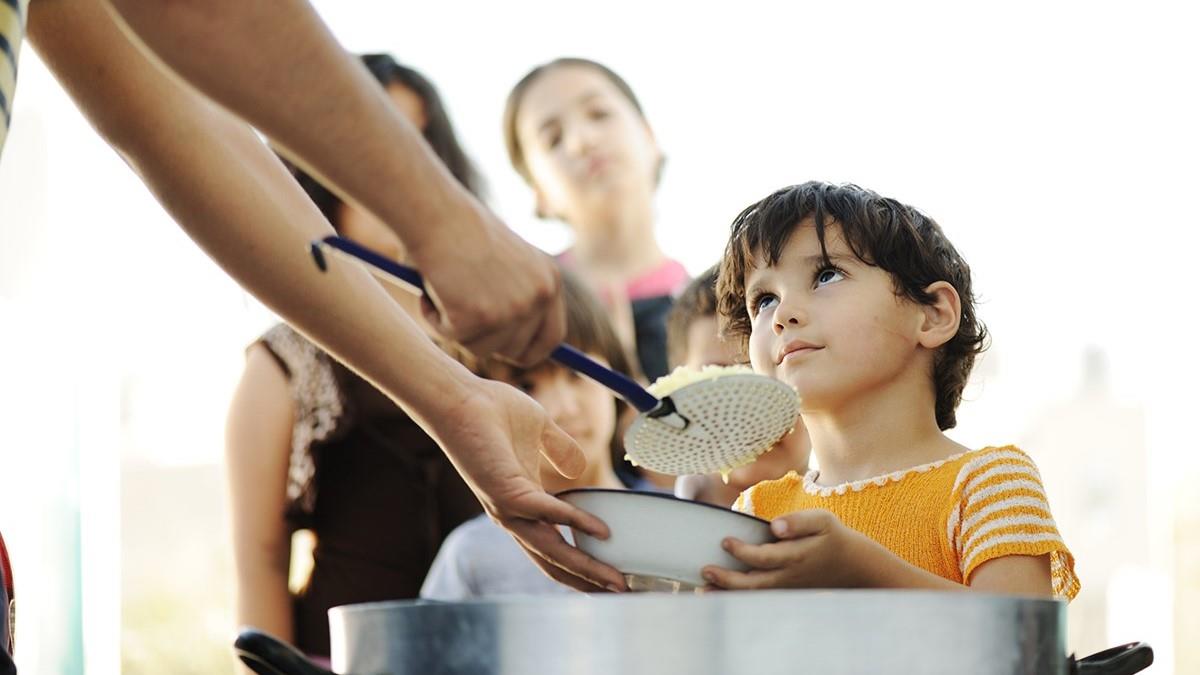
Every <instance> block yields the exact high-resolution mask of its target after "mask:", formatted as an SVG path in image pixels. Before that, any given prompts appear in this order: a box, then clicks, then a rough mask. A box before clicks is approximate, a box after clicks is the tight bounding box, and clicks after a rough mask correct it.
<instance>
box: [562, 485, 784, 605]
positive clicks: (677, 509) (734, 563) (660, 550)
mask: <svg viewBox="0 0 1200 675" xmlns="http://www.w3.org/2000/svg"><path fill="white" fill-rule="evenodd" d="M557 496H558V497H559V498H560V499H562V500H564V501H567V502H570V503H571V504H574V505H575V506H578V507H579V508H581V509H583V510H584V511H587V512H588V513H591V514H592V515H594V516H596V517H597V518H599V519H600V520H603V521H604V522H605V524H607V525H608V529H609V531H610V532H611V536H610V537H609V538H608V539H607V540H606V541H601V540H599V539H596V538H594V537H590V536H588V535H586V534H583V533H582V532H579V531H573V532H572V534H573V535H574V537H575V545H576V546H578V547H579V548H580V549H582V550H583V551H584V552H585V553H587V554H588V555H590V556H592V557H593V558H596V559H597V560H599V561H601V562H604V563H607V564H609V565H612V566H613V567H615V568H617V569H618V570H620V571H621V572H622V573H623V574H625V576H626V580H627V581H628V582H629V583H630V587H631V590H667V591H685V590H691V589H693V588H696V587H701V586H703V585H704V579H703V578H701V576H700V570H701V569H702V568H703V567H704V566H705V565H719V566H721V567H725V568H728V569H732V570H738V571H746V570H747V569H748V568H747V566H746V565H744V564H743V563H742V562H740V561H739V560H738V559H737V558H734V557H733V556H731V555H729V554H728V553H726V552H725V549H723V548H721V540H723V539H724V538H725V537H737V538H738V539H741V540H742V541H745V542H747V543H751V544H765V543H767V542H770V541H774V540H775V537H774V536H773V535H772V534H771V528H770V524H769V523H767V521H765V520H762V519H761V518H755V517H754V516H749V515H746V514H744V513H738V512H737V511H733V510H730V509H725V508H721V507H719V506H713V505H711V504H705V503H702V502H694V501H689V500H685V499H676V498H675V497H672V496H671V495H667V494H661V493H655V492H633V491H629V490H606V489H600V488H581V489H577V490H567V491H565V492H560V493H559V494H558V495H557Z"/></svg>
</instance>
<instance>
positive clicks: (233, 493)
mask: <svg viewBox="0 0 1200 675" xmlns="http://www.w3.org/2000/svg"><path fill="white" fill-rule="evenodd" d="M294 418H295V410H294V407H293V404H292V400H291V395H290V392H289V390H288V382H287V377H286V376H285V375H284V373H283V372H282V371H281V369H280V368H279V365H278V364H277V363H276V362H275V360H274V358H272V356H271V355H270V353H269V352H268V351H267V349H266V347H263V346H262V345H255V346H253V347H252V348H251V349H250V351H249V353H248V354H247V355H246V369H245V372H243V374H242V379H241V382H239V383H238V387H237V390H236V392H235V393H234V396H233V402H232V404H231V405H230V408H229V417H228V420H227V422H226V428H225V462H226V470H227V472H228V478H229V495H230V506H231V515H232V518H233V521H232V525H233V552H234V563H235V568H236V571H237V625H238V626H253V627H255V628H258V629H260V630H264V631H266V632H268V633H270V634H272V635H274V636H276V637H278V638H280V639H281V640H284V641H286V642H289V643H290V642H292V638H293V635H292V632H293V631H292V627H293V618H292V604H291V596H290V594H289V593H288V569H289V565H290V562H291V536H290V531H289V528H288V525H287V523H286V522H285V520H284V511H285V509H286V507H287V473H288V458H289V456H290V455H291V442H292V424H293V420H294Z"/></svg>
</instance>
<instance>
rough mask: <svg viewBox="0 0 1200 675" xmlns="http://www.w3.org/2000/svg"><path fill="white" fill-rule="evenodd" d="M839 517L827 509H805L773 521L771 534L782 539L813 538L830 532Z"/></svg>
mask: <svg viewBox="0 0 1200 675" xmlns="http://www.w3.org/2000/svg"><path fill="white" fill-rule="evenodd" d="M836 522H837V516H835V515H833V514H832V513H830V512H829V511H826V510H825V509H805V510H804V511H796V512H795V513H789V514H787V515H784V516H780V517H778V518H776V519H775V520H772V521H771V533H772V534H774V535H775V536H776V537H779V538H780V539H799V538H801V537H811V536H814V535H818V534H821V533H823V532H826V531H828V530H829V528H830V527H831V526H832V525H834V524H835V523H836Z"/></svg>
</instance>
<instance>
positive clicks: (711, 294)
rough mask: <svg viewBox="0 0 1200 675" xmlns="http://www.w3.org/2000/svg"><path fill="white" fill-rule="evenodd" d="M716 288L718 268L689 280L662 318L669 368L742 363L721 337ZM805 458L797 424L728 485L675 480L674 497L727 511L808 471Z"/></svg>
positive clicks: (701, 478)
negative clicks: (758, 489) (765, 485)
mask: <svg viewBox="0 0 1200 675" xmlns="http://www.w3.org/2000/svg"><path fill="white" fill-rule="evenodd" d="M716 282H717V266H713V267H711V268H709V269H708V270H706V271H705V272H704V273H703V274H701V275H700V276H699V277H697V278H696V279H693V280H692V282H691V283H690V284H688V286H687V288H685V289H684V290H683V293H682V294H680V296H679V298H678V299H677V300H676V301H675V306H674V307H673V308H671V313H670V315H668V317H667V352H668V355H669V356H670V359H671V367H672V368H677V367H680V366H683V367H686V368H690V369H692V370H699V369H700V368H702V367H704V366H732V365H734V364H737V363H742V362H744V361H745V359H744V358H743V356H742V354H741V353H740V348H739V347H740V345H739V344H738V343H737V342H736V341H734V340H726V339H724V338H722V337H721V335H720V332H719V329H718V326H717V294H716V289H715V288H714V287H715V285H716ZM808 453H809V444H808V434H807V433H805V432H804V425H803V424H801V423H800V422H797V428H796V431H795V433H792V434H789V435H788V436H786V437H785V438H784V440H783V441H782V442H780V443H779V445H777V446H776V447H774V448H773V449H771V451H770V452H767V453H766V454H763V455H761V456H759V458H758V459H757V460H755V461H754V462H752V463H750V464H747V465H746V466H743V467H739V468H737V469H734V470H733V471H732V472H731V473H730V474H729V482H728V483H726V482H725V481H724V480H722V478H721V476H720V474H708V475H692V476H680V477H679V478H678V479H677V480H676V481H675V496H676V497H679V498H680V499H694V500H696V501H702V502H708V503H710V504H716V505H717V506H729V505H730V504H733V502H734V500H735V499H737V496H738V495H739V494H741V492H742V491H743V490H745V489H746V488H749V487H750V486H752V485H754V484H756V483H759V482H761V481H764V480H770V479H772V478H779V477H780V476H783V475H784V474H786V473H787V472H788V471H798V472H801V473H803V472H805V471H807V470H808Z"/></svg>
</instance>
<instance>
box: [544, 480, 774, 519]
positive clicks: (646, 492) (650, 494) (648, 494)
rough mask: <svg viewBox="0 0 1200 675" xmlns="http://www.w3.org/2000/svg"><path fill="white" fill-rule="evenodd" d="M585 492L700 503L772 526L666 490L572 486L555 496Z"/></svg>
mask: <svg viewBox="0 0 1200 675" xmlns="http://www.w3.org/2000/svg"><path fill="white" fill-rule="evenodd" d="M585 492H611V493H614V494H625V495H638V496H640V497H655V498H658V499H666V500H668V501H672V502H681V503H685V504H698V505H700V506H704V507H706V508H710V509H715V510H717V511H720V512H721V513H732V514H733V515H735V516H740V517H742V518H749V519H750V520H754V521H757V522H759V523H762V524H763V525H766V526H767V527H768V528H769V527H770V526H771V523H770V521H767V520H763V519H762V518H759V517H758V516H752V515H750V514H749V513H742V512H741V511H735V510H733V509H732V508H728V507H720V506H717V505H716V504H709V503H708V502H701V501H696V500H695V499H680V498H679V497H676V496H675V495H672V494H668V493H666V492H650V491H649V490H620V489H617V488H597V487H580V488H570V489H567V490H563V491H561V492H556V493H555V494H554V496H555V497H556V498H558V499H562V498H563V496H564V495H570V494H576V493H585Z"/></svg>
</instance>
